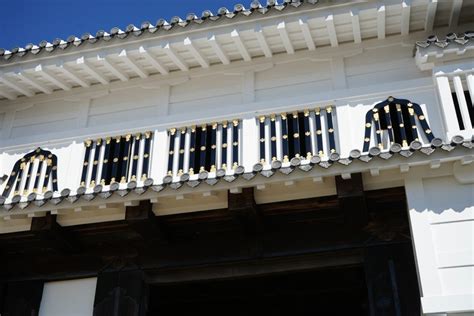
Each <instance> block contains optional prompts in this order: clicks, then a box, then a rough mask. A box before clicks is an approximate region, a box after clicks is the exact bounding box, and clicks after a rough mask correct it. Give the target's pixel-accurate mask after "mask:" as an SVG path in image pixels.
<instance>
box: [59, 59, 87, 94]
mask: <svg viewBox="0 0 474 316" xmlns="http://www.w3.org/2000/svg"><path fill="white" fill-rule="evenodd" d="M57 67H58V69H59V70H60V71H61V72H62V73H63V74H64V75H65V76H66V77H68V78H69V79H71V80H73V81H74V82H76V83H77V84H78V85H80V86H82V87H84V88H89V87H90V86H91V85H90V84H89V83H88V82H86V81H85V80H84V79H82V78H80V77H79V76H78V75H76V74H75V73H74V72H72V70H70V69H69V68H67V67H66V66H65V65H64V64H63V63H60V64H58V65H57Z"/></svg>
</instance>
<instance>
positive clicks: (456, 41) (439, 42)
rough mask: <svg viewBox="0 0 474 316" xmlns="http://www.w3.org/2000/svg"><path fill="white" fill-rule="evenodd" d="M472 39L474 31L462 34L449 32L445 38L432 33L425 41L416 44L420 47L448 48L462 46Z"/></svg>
mask: <svg viewBox="0 0 474 316" xmlns="http://www.w3.org/2000/svg"><path fill="white" fill-rule="evenodd" d="M472 41H474V31H466V32H464V33H462V34H456V33H449V34H447V35H446V36H445V37H444V38H438V36H436V35H431V36H429V37H428V38H427V39H426V40H424V41H418V42H416V46H417V47H419V48H428V47H439V48H446V47H448V46H449V47H452V46H457V47H462V46H465V45H467V44H468V43H469V42H472Z"/></svg>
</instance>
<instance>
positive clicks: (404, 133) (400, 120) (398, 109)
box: [396, 104, 408, 147]
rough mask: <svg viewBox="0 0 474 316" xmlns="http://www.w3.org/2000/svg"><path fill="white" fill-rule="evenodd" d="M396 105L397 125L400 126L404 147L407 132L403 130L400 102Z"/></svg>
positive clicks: (404, 145) (406, 143)
mask: <svg viewBox="0 0 474 316" xmlns="http://www.w3.org/2000/svg"><path fill="white" fill-rule="evenodd" d="M396 107H397V119H398V123H399V125H398V126H399V127H400V137H401V141H402V146H403V147H406V146H408V142H407V134H406V132H405V123H404V121H403V114H402V108H401V105H400V104H397V105H396Z"/></svg>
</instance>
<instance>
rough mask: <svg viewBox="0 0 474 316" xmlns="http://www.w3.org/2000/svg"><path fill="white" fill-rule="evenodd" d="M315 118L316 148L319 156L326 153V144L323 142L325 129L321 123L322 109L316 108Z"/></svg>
mask: <svg viewBox="0 0 474 316" xmlns="http://www.w3.org/2000/svg"><path fill="white" fill-rule="evenodd" d="M314 119H315V126H316V150H317V153H318V155H319V156H322V155H323V154H324V144H323V130H322V128H323V127H322V124H321V109H320V108H316V109H315V110H314Z"/></svg>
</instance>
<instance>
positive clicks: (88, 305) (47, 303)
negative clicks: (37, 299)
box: [39, 278, 97, 316]
mask: <svg viewBox="0 0 474 316" xmlns="http://www.w3.org/2000/svg"><path fill="white" fill-rule="evenodd" d="M96 285H97V278H87V279H78V280H69V281H57V282H47V283H45V284H44V288H43V297H42V299H41V305H40V311H39V316H65V315H67V316H86V315H92V313H93V311H94V297H95V288H96Z"/></svg>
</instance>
